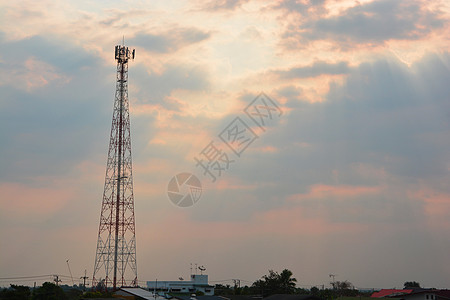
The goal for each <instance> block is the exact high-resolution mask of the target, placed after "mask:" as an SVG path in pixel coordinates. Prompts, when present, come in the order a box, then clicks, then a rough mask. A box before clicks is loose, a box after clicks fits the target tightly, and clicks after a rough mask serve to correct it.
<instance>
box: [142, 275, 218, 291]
mask: <svg viewBox="0 0 450 300" xmlns="http://www.w3.org/2000/svg"><path fill="white" fill-rule="evenodd" d="M147 288H148V289H149V290H150V291H152V290H153V291H156V292H163V293H180V294H194V293H198V292H202V293H203V294H204V295H205V296H213V295H214V286H212V285H209V284H208V275H203V274H202V275H197V274H191V280H190V281H184V280H178V281H147Z"/></svg>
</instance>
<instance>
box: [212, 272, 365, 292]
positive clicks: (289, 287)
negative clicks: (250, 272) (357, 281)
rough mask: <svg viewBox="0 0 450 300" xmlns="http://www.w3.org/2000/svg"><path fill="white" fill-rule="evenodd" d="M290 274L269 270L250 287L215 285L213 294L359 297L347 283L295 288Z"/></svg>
mask: <svg viewBox="0 0 450 300" xmlns="http://www.w3.org/2000/svg"><path fill="white" fill-rule="evenodd" d="M292 275H293V274H292V272H291V271H290V270H288V269H284V270H283V271H281V273H277V272H275V271H273V270H269V274H267V275H264V276H262V277H261V279H259V280H257V281H255V282H254V283H253V284H252V285H251V286H247V285H246V286H243V287H240V286H237V285H235V286H231V285H223V284H216V285H215V289H214V293H215V294H216V295H220V296H225V295H260V296H262V297H267V296H270V295H275V294H302V295H314V296H317V297H320V298H322V299H335V298H337V297H342V296H345V297H353V296H357V295H360V293H359V291H358V290H356V289H354V287H353V285H352V284H351V283H350V282H349V281H335V282H332V283H331V284H332V288H331V289H328V288H327V289H325V288H321V289H319V288H317V287H312V288H311V289H303V288H297V287H296V284H297V279H296V278H294V277H292Z"/></svg>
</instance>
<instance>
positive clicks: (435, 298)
mask: <svg viewBox="0 0 450 300" xmlns="http://www.w3.org/2000/svg"><path fill="white" fill-rule="evenodd" d="M389 297H391V296H389ZM395 298H398V299H402V300H450V290H435V289H419V290H416V291H413V292H411V293H408V294H404V295H399V296H395Z"/></svg>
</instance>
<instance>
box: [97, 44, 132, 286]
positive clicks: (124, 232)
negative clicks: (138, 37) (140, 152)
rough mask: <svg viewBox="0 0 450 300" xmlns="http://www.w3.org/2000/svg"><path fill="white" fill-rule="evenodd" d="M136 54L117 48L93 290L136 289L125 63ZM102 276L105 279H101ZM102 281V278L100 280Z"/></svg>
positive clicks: (123, 48)
mask: <svg viewBox="0 0 450 300" xmlns="http://www.w3.org/2000/svg"><path fill="white" fill-rule="evenodd" d="M134 54H135V50H134V49H133V51H131V50H129V49H128V47H125V46H120V45H119V46H116V49H115V59H116V60H117V81H116V96H115V100H114V110H113V117H112V125H111V136H110V140H109V150H108V161H107V164H106V176H105V186H104V190H103V201H102V211H101V215H100V226H99V229H98V240H97V251H96V256H95V265H94V275H93V277H92V287H93V288H95V287H97V286H98V284H99V283H100V284H101V285H102V286H103V285H104V286H103V288H105V289H108V288H110V287H111V286H112V288H113V289H114V290H116V289H117V288H118V287H121V286H137V265H136V235H135V223H134V196H133V176H132V164H131V138H130V112H129V103H128V60H130V59H134ZM103 276H104V277H103ZM102 277H103V278H102Z"/></svg>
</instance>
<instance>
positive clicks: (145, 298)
mask: <svg viewBox="0 0 450 300" xmlns="http://www.w3.org/2000/svg"><path fill="white" fill-rule="evenodd" d="M114 298H117V299H126V300H166V298H164V297H161V296H158V295H155V294H153V293H151V292H149V291H147V290H144V289H141V288H120V289H119V290H117V291H116V292H115V293H114Z"/></svg>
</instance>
